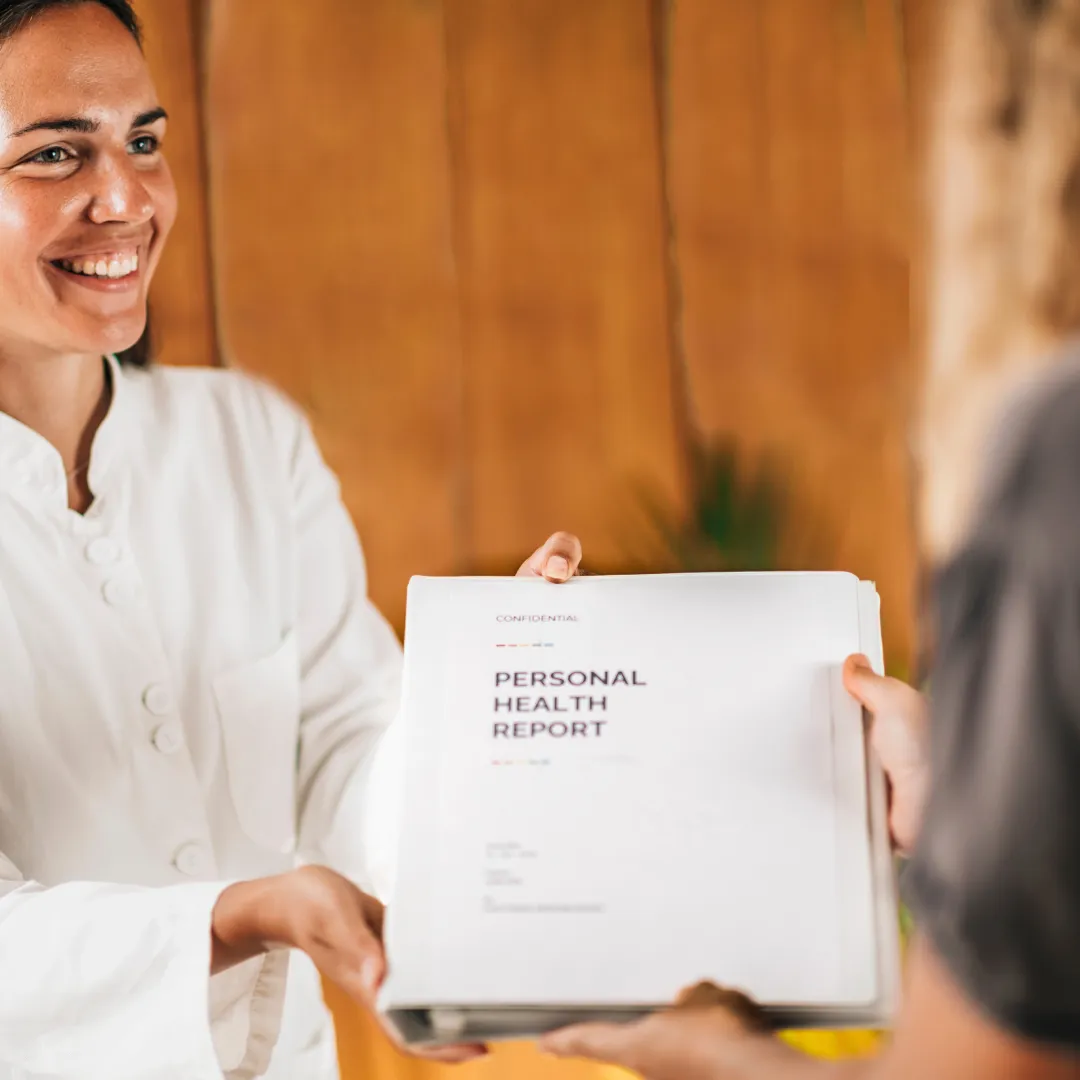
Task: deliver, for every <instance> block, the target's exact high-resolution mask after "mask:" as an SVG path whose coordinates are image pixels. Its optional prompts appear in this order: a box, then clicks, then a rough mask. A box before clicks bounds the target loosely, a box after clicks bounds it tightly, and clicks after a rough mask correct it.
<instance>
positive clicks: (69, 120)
mask: <svg viewBox="0 0 1080 1080" xmlns="http://www.w3.org/2000/svg"><path fill="white" fill-rule="evenodd" d="M100 127H101V125H100V124H99V123H98V122H97V121H96V120H88V119H87V118H86V117H83V116H68V117H63V118H60V119H55V120H37V121H35V122H34V123H33V124H27V125H26V127H24V128H19V130H18V131H15V132H13V133H12V134H11V135H9V136H8V137H9V138H11V139H17V138H19V137H20V136H22V135H29V134H31V132H34V131H77V132H79V133H80V134H83V135H93V134H94V132H95V131H97V130H98V129H99V128H100Z"/></svg>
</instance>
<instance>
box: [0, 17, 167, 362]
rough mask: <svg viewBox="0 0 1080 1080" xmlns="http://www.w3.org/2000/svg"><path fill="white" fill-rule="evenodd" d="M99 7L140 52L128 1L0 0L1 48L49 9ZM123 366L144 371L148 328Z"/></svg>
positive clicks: (120, 355) (147, 358) (126, 354)
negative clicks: (106, 11)
mask: <svg viewBox="0 0 1080 1080" xmlns="http://www.w3.org/2000/svg"><path fill="white" fill-rule="evenodd" d="M78 4H98V5H100V6H101V7H103V8H105V9H106V10H108V11H111V12H112V13H113V14H114V15H115V16H116V17H117V18H118V19H119V20H120V22H121V23H122V24H123V25H124V28H125V29H126V30H127V31H128V33H129V34H131V36H132V37H133V38H134V39H135V40H136V42H138V45H139V48H140V49H141V48H142V26H141V25H140V24H139V18H138V16H137V15H136V14H135V10H134V8H133V7H132V6H131V3H130V0H0V44H2V43H3V42H5V41H7V40H8V38H11V37H13V36H14V35H15V34H17V33H18V32H19V31H20V30H22V29H23V28H24V27H25V26H26V25H27V24H28V23H29V22H30V21H31V20H32V19H33V18H34V17H35V16H37V15H40V14H41V13H42V12H43V11H48V10H49V9H50V8H58V7H75V6H77V5H78ZM117 355H118V359H119V360H120V362H121V363H122V364H128V365H130V366H131V367H146V366H147V364H149V363H150V326H149V323H147V327H146V330H145V331H144V333H143V335H142V337H141V338H139V340H138V341H137V342H135V344H134V345H132V346H131V348H130V349H125V350H124V351H123V352H121V353H118V354H117Z"/></svg>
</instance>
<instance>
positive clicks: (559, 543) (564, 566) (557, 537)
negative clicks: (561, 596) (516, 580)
mask: <svg viewBox="0 0 1080 1080" xmlns="http://www.w3.org/2000/svg"><path fill="white" fill-rule="evenodd" d="M580 565H581V541H580V540H579V539H578V538H577V537H576V536H574V534H573V533H567V532H557V533H555V534H554V535H553V536H550V537H549V538H548V541H547V543H546V544H544V545H543V547H538V548H537V549H536V550H535V551H534V552H533V553H532V554H531V555H530V556H529V557H528V559H526V560H525V562H523V563H522V564H521V569H520V570H518V572H517V576H518V577H542V578H545V579H546V580H547V581H554V582H563V581H569V580H570V579H571V578H572V577H573V576H574V575H575V574H576V573H577V572H578V567H579V566H580Z"/></svg>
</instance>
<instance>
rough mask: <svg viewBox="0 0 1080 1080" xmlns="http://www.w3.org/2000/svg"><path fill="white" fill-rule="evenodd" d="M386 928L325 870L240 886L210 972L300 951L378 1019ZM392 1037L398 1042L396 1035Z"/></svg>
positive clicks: (459, 1057) (365, 901) (217, 914)
mask: <svg viewBox="0 0 1080 1080" xmlns="http://www.w3.org/2000/svg"><path fill="white" fill-rule="evenodd" d="M382 925H383V906H382V904H380V903H379V901H378V900H376V899H374V897H371V896H368V895H367V894H366V893H364V892H361V891H360V889H358V888H357V887H356V886H355V885H354V884H353V883H352V882H351V881H349V880H348V879H347V878H344V877H342V876H341V875H340V874H336V873H334V871H332V870H328V869H327V868H326V867H322V866H306V867H303V868H302V869H299V870H293V871H290V872H288V873H285V874H279V875H278V876H276V877H268V878H260V879H258V880H256V881H244V882H240V883H238V884H236V885H230V886H229V887H228V888H227V889H225V890H224V892H222V894H221V896H220V897H219V898H218V902H217V904H216V905H215V907H214V915H213V955H212V959H211V971H212V972H215V973H216V972H218V971H223V970H225V969H226V968H229V967H232V966H233V965H235V964H238V963H241V962H242V961H244V960H247V959H250V958H251V957H253V956H258V955H259V954H260V953H263V952H266V951H267V950H268V949H272V948H294V949H299V950H300V951H301V952H305V953H307V955H308V956H310V957H311V959H312V960H313V961H314V963H315V966H316V967H317V968H318V969H319V971H320V972H321V973H322V974H323V975H325V976H326V978H328V979H329V980H330V981H331V982H333V983H335V984H336V985H337V986H339V987H341V989H342V990H344V991H345V993H346V994H348V995H349V997H351V998H352V999H353V1000H354V1001H357V1002H359V1003H360V1004H361V1005H364V1006H365V1007H366V1008H367V1009H368V1010H369V1011H370V1012H371V1013H372V1014H373V1015H375V1016H376V1017H377V1016H378V1013H377V1012H376V1007H375V997H376V994H377V993H378V989H379V986H380V985H381V983H382V981H383V978H384V976H385V975H386V956H385V954H384V952H383V946H382ZM387 1034H388V1035H390V1037H391V1038H393V1039H396V1036H395V1034H394V1032H392V1031H389V1030H387ZM486 1052H487V1051H486V1048H485V1047H483V1046H473V1045H469V1046H448V1047H440V1048H438V1049H435V1050H427V1051H421V1052H418V1053H417V1054H416V1056H418V1057H424V1058H427V1059H429V1060H432V1061H442V1062H460V1061H469V1060H471V1059H472V1058H475V1057H480V1056H482V1055H483V1054H485V1053H486Z"/></svg>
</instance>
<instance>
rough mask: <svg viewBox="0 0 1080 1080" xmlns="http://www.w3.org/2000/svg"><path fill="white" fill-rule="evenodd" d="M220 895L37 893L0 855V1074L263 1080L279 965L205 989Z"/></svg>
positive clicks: (72, 1079) (216, 891) (115, 890)
mask: <svg viewBox="0 0 1080 1080" xmlns="http://www.w3.org/2000/svg"><path fill="white" fill-rule="evenodd" d="M224 888H225V885H224V884H203V883H198V884H191V885H180V886H175V887H169V888H160V889H149V888H138V887H134V886H124V885H109V884H99V883H91V882H72V883H69V884H64V885H58V886H55V887H52V888H45V887H43V886H41V885H39V884H36V883H35V882H31V881H25V880H24V879H23V878H22V877H21V875H20V874H19V872H18V870H17V868H16V867H15V866H14V865H13V864H12V863H11V862H10V860H8V859H6V858H5V857H4V856H3V855H2V854H0V1073H3V1072H4V1071H5V1069H7V1070H10V1071H11V1072H12V1073H13V1074H14V1075H16V1076H23V1075H28V1076H43V1077H44V1076H47V1077H49V1078H50V1080H180V1078H185V1080H220V1078H221V1077H222V1076H223V1075H224V1076H227V1077H230V1078H231V1080H246V1078H247V1077H251V1076H256V1075H258V1074H259V1073H261V1072H262V1071H264V1070H265V1068H266V1065H267V1063H268V1062H269V1055H270V1050H271V1048H272V1045H273V1041H274V1039H275V1037H276V1032H277V1027H278V1023H279V1020H280V1010H281V1001H282V996H283V990H284V979H285V971H286V964H287V954H286V953H284V952H275V953H272V954H269V955H268V956H266V957H262V958H259V959H257V960H254V961H250V962H248V963H247V964H244V965H241V966H240V967H237V968H234V969H233V970H231V971H228V972H225V973H223V974H221V975H217V976H214V977H213V978H211V976H210V949H211V938H210V926H211V915H212V912H213V908H214V904H215V903H216V901H217V898H218V896H219V895H220V893H221V891H222V890H223V889H224Z"/></svg>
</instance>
